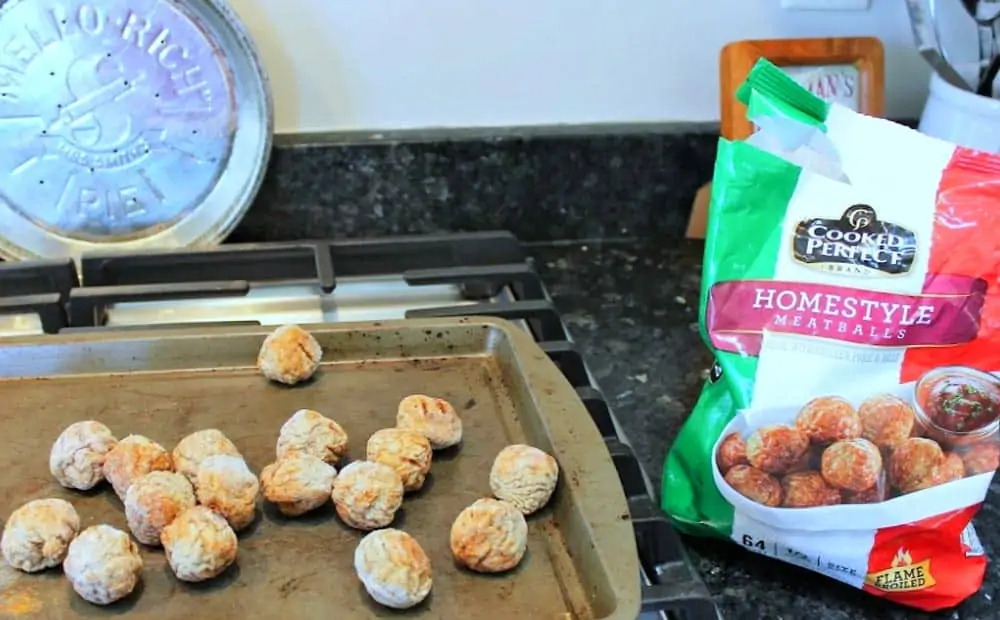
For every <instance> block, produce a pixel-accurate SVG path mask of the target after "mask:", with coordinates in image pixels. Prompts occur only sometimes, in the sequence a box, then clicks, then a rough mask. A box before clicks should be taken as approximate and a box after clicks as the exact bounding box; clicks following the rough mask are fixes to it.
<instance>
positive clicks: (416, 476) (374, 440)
mask: <svg viewBox="0 0 1000 620" xmlns="http://www.w3.org/2000/svg"><path fill="white" fill-rule="evenodd" d="M365 448H366V449H365V453H366V458H367V459H368V460H369V461H373V462H375V463H382V464H383V465H388V466H389V467H391V468H393V469H395V470H396V473H397V474H399V477H400V478H401V479H402V480H403V489H404V490H406V491H418V490H420V488H421V487H423V486H424V481H425V480H426V479H427V472H429V471H430V469H431V455H432V449H431V442H430V441H428V440H427V438H426V437H424V436H423V435H421V434H420V433H418V432H416V431H408V430H406V429H402V428H383V429H382V430H380V431H375V433H374V434H373V435H372V436H371V437H369V438H368V445H367V446H366V447H365Z"/></svg>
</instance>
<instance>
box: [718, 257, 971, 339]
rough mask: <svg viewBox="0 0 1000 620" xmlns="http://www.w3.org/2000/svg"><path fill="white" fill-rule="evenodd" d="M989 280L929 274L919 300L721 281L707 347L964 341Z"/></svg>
mask: <svg viewBox="0 0 1000 620" xmlns="http://www.w3.org/2000/svg"><path fill="white" fill-rule="evenodd" d="M986 288H987V283H986V281H985V280H983V279H981V278H970V277H966V276H953V275H940V274H937V275H935V274H929V275H928V276H927V279H926V281H925V283H924V290H923V292H922V293H921V294H920V295H904V294H898V293H886V292H880V291H869V290H863V289H857V288H851V287H846V286H830V285H825V284H816V283H811V282H780V281H775V280H737V281H731V282H720V283H718V284H716V285H715V286H713V287H712V290H711V291H710V292H709V298H708V306H707V308H706V313H705V324H706V326H707V328H708V333H709V336H710V337H711V339H712V344H713V345H715V346H716V347H718V348H719V349H721V350H723V351H731V352H734V353H741V354H744V355H757V354H758V353H759V352H760V346H761V341H762V338H763V334H764V332H768V331H769V332H776V333H784V334H800V335H803V336H812V337H815V338H826V339H830V340H839V341H842V342H852V343H856V344H863V345H869V346H886V347H912V346H922V345H954V344H960V343H963V342H969V341H970V340H972V339H974V338H975V337H976V334H977V333H978V332H979V316H980V312H981V311H982V308H983V301H984V299H985V294H986Z"/></svg>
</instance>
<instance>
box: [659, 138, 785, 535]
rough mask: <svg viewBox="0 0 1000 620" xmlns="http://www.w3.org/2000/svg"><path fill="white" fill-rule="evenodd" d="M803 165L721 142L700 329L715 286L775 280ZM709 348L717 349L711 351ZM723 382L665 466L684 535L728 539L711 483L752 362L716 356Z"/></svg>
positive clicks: (749, 385) (722, 503)
mask: <svg viewBox="0 0 1000 620" xmlns="http://www.w3.org/2000/svg"><path fill="white" fill-rule="evenodd" d="M800 172H801V168H799V167H797V166H795V165H793V164H790V163H788V162H787V161H785V160H783V159H781V158H779V157H776V156H774V155H771V154H769V153H765V152H764V151H761V150H759V149H756V148H754V147H752V146H749V145H747V144H743V143H742V142H729V141H727V140H720V141H719V152H718V156H717V157H716V160H715V174H714V178H713V181H712V200H711V204H710V206H709V212H708V213H709V221H708V231H707V234H706V243H705V257H704V262H703V267H702V280H701V299H700V312H699V317H698V320H699V326H700V329H701V335H702V338H703V339H704V341H705V343H706V344H708V346H709V347H710V348H712V345H711V340H710V339H709V337H708V332H707V330H706V324H705V314H706V309H707V308H708V297H709V293H710V291H711V289H712V286H713V285H715V284H716V283H719V282H726V281H730V280H751V279H773V277H774V270H775V264H776V262H777V259H778V255H779V252H780V251H781V238H782V236H781V233H782V230H781V225H780V224H781V222H782V221H784V219H785V212H786V209H787V206H788V203H789V201H790V200H791V198H792V194H793V193H794V192H795V187H796V184H797V183H798V179H799V174H800ZM713 350H714V348H713ZM715 354H716V361H717V362H718V365H719V367H720V368H721V371H722V372H721V377H718V378H717V381H715V382H711V380H710V382H709V383H707V384H706V385H705V387H704V389H703V391H702V394H701V397H700V399H699V400H698V403H697V405H695V408H694V411H693V412H692V413H691V416H690V418H689V419H688V421H687V422H686V423H685V425H684V427H683V428H682V429H681V432H680V434H679V435H678V437H677V440H676V442H675V443H674V445H673V447H672V448H671V450H670V453H669V454H668V456H667V460H666V463H665V464H664V469H663V487H662V492H663V508H664V510H665V511H666V512H667V514H668V515H669V516H670V517H671V519H672V520H673V522H674V524H675V525H676V526H677V528H678V529H680V530H681V531H684V532H687V533H691V534H701V535H715V536H722V537H728V536H729V534H730V531H731V529H732V521H733V509H732V506H731V505H730V504H729V503H728V502H727V501H726V500H725V499H723V497H722V495H721V493H720V492H719V490H718V488H717V487H716V486H715V481H714V479H713V468H714V464H713V458H714V456H713V453H712V447H713V446H714V445H715V443H716V441H717V440H718V438H719V435H720V434H721V433H722V430H723V429H724V428H725V426H726V425H727V424H728V423H729V421H730V420H731V419H732V418H733V416H735V415H736V411H737V410H738V409H742V408H745V407H747V406H748V405H749V404H750V400H751V398H752V395H753V382H754V376H755V374H756V371H757V358H756V357H751V356H745V355H739V354H736V353H728V352H725V351H715Z"/></svg>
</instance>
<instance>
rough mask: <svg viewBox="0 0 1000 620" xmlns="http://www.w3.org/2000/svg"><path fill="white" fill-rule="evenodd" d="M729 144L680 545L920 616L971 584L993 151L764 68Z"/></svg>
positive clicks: (988, 342) (985, 374)
mask: <svg viewBox="0 0 1000 620" xmlns="http://www.w3.org/2000/svg"><path fill="white" fill-rule="evenodd" d="M738 96H739V98H740V99H741V100H742V101H743V102H744V103H745V104H747V108H748V110H749V114H750V116H751V118H752V119H753V120H754V122H755V123H756V124H757V126H758V127H759V132H758V134H755V136H754V138H753V139H751V140H748V141H747V142H730V141H726V140H722V141H720V144H719V152H718V158H717V160H716V165H715V175H714V180H713V188H712V201H711V206H710V209H709V218H710V220H709V230H708V235H707V241H706V247H705V258H704V266H703V279H702V289H701V299H700V317H699V318H700V327H701V333H702V337H703V338H704V340H705V342H706V343H707V344H708V346H709V347H711V349H712V350H713V351H714V353H715V356H716V363H715V366H714V367H713V368H712V371H711V373H710V375H709V378H708V380H707V381H706V384H705V386H704V389H703V391H702V393H701V397H700V399H699V400H698V403H697V405H696V406H695V408H694V411H693V412H692V414H691V416H690V418H689V419H688V421H687V423H686V424H685V426H684V428H683V429H682V430H681V433H680V435H679V436H678V438H677V440H676V442H675V443H674V445H673V446H672V448H671V450H670V453H669V455H668V457H667V460H666V463H665V465H664V476H663V506H664V509H665V510H666V511H667V513H668V514H669V515H670V517H671V519H672V520H673V522H674V524H675V525H676V527H677V528H678V529H680V530H681V531H683V532H686V533H690V534H697V535H709V536H717V537H723V538H729V539H731V540H732V541H733V542H734V543H736V544H738V545H741V546H743V547H744V548H746V549H747V550H748V551H752V552H755V553H759V554H763V555H766V556H770V557H772V558H775V559H777V560H782V561H785V562H789V563H792V564H796V565H799V566H802V567H805V568H809V569H811V570H813V571H817V572H820V573H823V574H825V575H827V576H829V577H832V578H834V579H837V580H840V581H842V582H844V583H847V584H850V585H851V586H854V587H856V588H860V589H863V590H864V591H866V592H868V593H870V594H873V595H875V596H880V597H885V598H887V599H890V600H892V601H895V602H897V603H900V604H903V605H907V606H910V607H914V608H919V609H923V610H928V611H931V610H937V609H942V608H947V607H951V606H954V605H956V604H958V603H960V602H961V601H963V600H964V599H966V598H968V597H969V596H971V595H972V594H974V593H975V592H976V591H977V590H978V589H979V587H980V586H981V584H982V581H983V576H984V572H985V570H986V557H985V556H984V551H983V548H982V546H981V545H980V543H979V540H978V538H977V536H976V532H975V530H974V529H973V525H972V520H973V517H974V516H975V514H976V512H977V511H978V510H979V508H980V506H981V504H982V503H983V500H984V498H985V497H986V494H987V491H988V489H989V486H990V481H991V480H992V477H993V473H994V471H995V470H996V469H997V467H998V465H1000V436H998V426H1000V281H998V266H1000V157H998V156H996V155H990V154H986V153H981V152H977V151H971V150H967V149H964V148H959V147H956V146H955V145H953V144H949V143H947V142H943V141H940V140H936V139H932V138H929V137H927V136H923V135H921V134H919V133H917V132H915V131H913V130H911V129H908V128H906V127H903V126H900V125H896V124H893V123H891V122H889V121H885V120H880V119H875V118H870V117H866V116H863V115H860V114H858V113H855V112H852V111H850V110H848V109H847V108H844V107H841V106H839V105H836V104H827V103H825V102H822V101H821V100H819V99H817V98H815V97H813V96H812V95H810V94H809V93H808V92H806V91H805V90H803V89H802V88H800V87H799V86H798V85H797V84H795V83H794V82H793V81H792V80H791V79H790V78H788V77H787V76H786V75H785V74H784V73H782V72H781V71H780V70H778V69H777V68H775V67H774V66H773V65H771V64H770V63H768V62H767V61H761V62H760V63H758V65H757V66H756V67H755V68H754V70H753V71H752V72H751V74H750V75H749V77H748V78H747V81H746V83H745V84H744V85H743V87H742V88H741V89H740V92H739V94H738Z"/></svg>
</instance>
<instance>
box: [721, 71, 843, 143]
mask: <svg viewBox="0 0 1000 620" xmlns="http://www.w3.org/2000/svg"><path fill="white" fill-rule="evenodd" d="M736 99H737V100H739V102H740V103H742V104H743V105H745V106H747V108H748V113H747V117H748V118H750V119H751V120H754V119H758V118H760V117H761V116H781V117H783V118H785V119H788V120H791V121H794V122H797V123H803V124H807V125H814V126H817V127H821V128H822V125H823V122H824V121H825V120H826V115H827V114H828V113H829V111H830V104H828V103H827V102H825V101H823V100H822V99H820V98H819V97H817V96H815V95H813V94H812V93H810V92H809V91H808V90H806V89H804V88H802V86H800V85H799V83H798V82H796V81H795V80H793V79H792V78H791V77H789V76H788V74H787V73H785V72H784V71H782V70H781V69H779V68H778V67H776V66H775V65H774V64H773V63H771V62H770V61H769V60H767V59H765V58H761V59H760V60H758V61H757V64H755V65H754V66H753V69H751V70H750V73H749V75H747V78H746V80H744V81H743V84H741V85H740V87H739V89H738V90H737V91H736Z"/></svg>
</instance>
